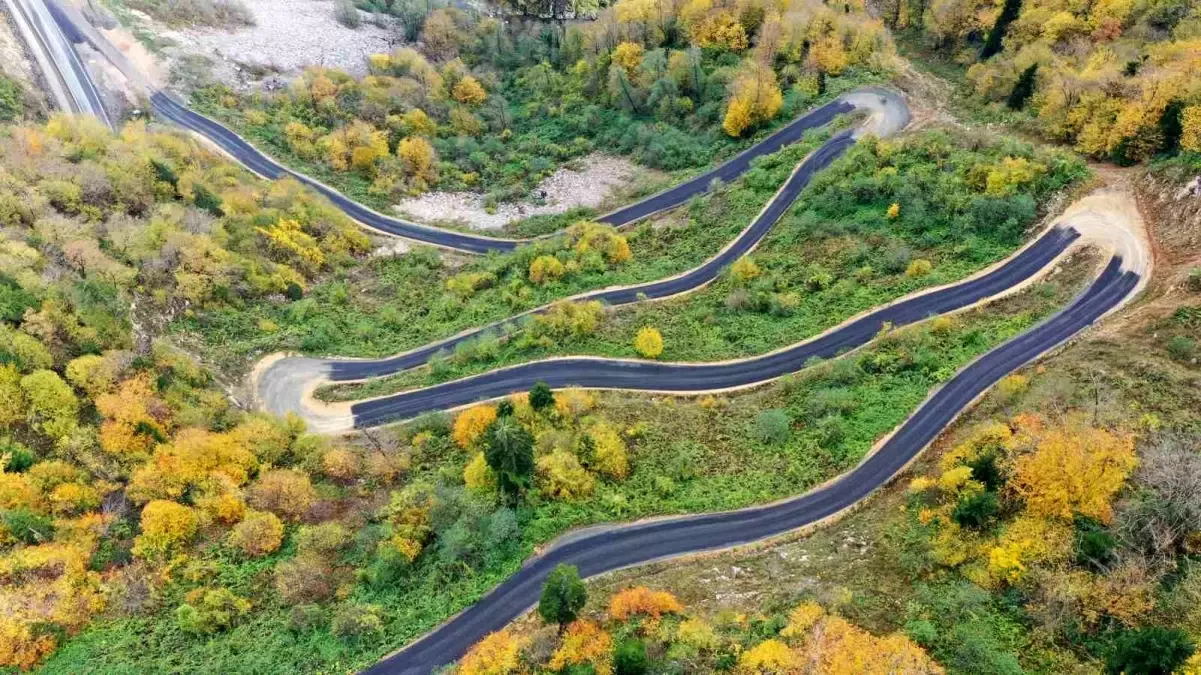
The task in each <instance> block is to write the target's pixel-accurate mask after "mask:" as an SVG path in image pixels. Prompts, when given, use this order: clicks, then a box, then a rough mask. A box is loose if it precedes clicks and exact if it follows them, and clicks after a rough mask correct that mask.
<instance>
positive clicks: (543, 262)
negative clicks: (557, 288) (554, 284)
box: [529, 255, 567, 284]
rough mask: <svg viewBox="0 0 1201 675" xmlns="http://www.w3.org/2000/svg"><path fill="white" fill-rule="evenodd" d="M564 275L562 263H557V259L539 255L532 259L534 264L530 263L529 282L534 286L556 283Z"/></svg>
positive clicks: (565, 270)
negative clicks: (534, 284)
mask: <svg viewBox="0 0 1201 675" xmlns="http://www.w3.org/2000/svg"><path fill="white" fill-rule="evenodd" d="M566 273H567V269H566V268H564V267H563V263H561V262H559V259H558V258H556V257H554V256H550V255H540V256H538V257H537V258H534V262H532V263H530V271H529V277H530V281H532V282H534V283H536V284H545V283H549V282H551V281H557V280H559V279H562V278H563V275H564V274H566Z"/></svg>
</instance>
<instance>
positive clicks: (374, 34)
mask: <svg viewBox="0 0 1201 675" xmlns="http://www.w3.org/2000/svg"><path fill="white" fill-rule="evenodd" d="M245 4H246V6H247V7H248V8H249V9H250V11H251V12H252V13H253V14H254V18H255V25H254V26H249V27H242V28H238V29H236V30H232V31H226V30H218V29H211V28H203V29H202V28H189V29H185V30H170V29H168V28H165V27H161V26H158V27H155V28H154V32H155V33H156V34H158V35H160V36H161V37H163V38H167V39H169V40H171V41H172V42H174V43H175V45H174V46H172V47H170V48H168V49H167V50H166V53H167V55H168V56H169V57H170V58H173V59H178V58H180V57H181V56H184V55H189V54H192V55H200V56H204V57H207V58H209V59H210V60H211V61H212V62H213V76H214V77H216V78H217V79H219V80H221V81H223V82H226V83H227V84H230V85H247V86H248V85H250V84H253V83H254V81H256V80H257V79H258V74H257V73H255V72H253V71H255V70H260V71H272V72H275V73H277V74H278V75H279V77H280V78H282V79H283V80H289V79H291V78H292V77H293V76H295V75H296V74H298V73H300V72H301V71H303V70H304V68H305V67H306V66H325V67H329V68H338V69H340V70H344V71H346V72H348V73H351V74H352V75H364V74H366V72H367V67H366V59H367V57H368V56H369V55H371V54H375V53H379V52H389V51H392V49H393V48H394V47H395V46H396V45H397V44H398V39H399V38H398V34H397V32H396V31H395V30H391V29H388V28H380V27H378V26H375V25H372V24H371V23H369V22H368V19H369V16H368V15H366V14H363V19H364V21H363V24H362V25H361V26H360V27H359V28H357V29H350V28H346V27H345V26H343V25H341V24H339V23H338V22H337V21H335V20H334V2H332V0H245ZM139 19H141V20H142V21H144V22H147V23H148V25H152V26H153V20H151V19H150V17H147V16H145V15H144V14H143V15H141V16H139Z"/></svg>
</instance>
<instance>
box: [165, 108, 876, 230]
mask: <svg viewBox="0 0 1201 675" xmlns="http://www.w3.org/2000/svg"><path fill="white" fill-rule="evenodd" d="M894 96H895V95H894ZM848 98H850V97H842V98H839V99H836V100H834V101H832V102H830V103H827V104H826V105H824V106H821V107H820V108H816V109H814V110H812V111H810V112H808V113H806V114H805V115H802V116H801V117H799V118H797V119H796V120H794V121H792V122H790V123H788V125H786V126H785V127H784V128H782V129H780V130H779V131H777V132H775V133H773V134H772V135H770V136H768V137H767V138H765V139H764V140H762V141H760V142H759V143H756V144H755V145H753V146H751V147H750V148H748V149H747V150H745V151H743V152H742V153H740V154H738V155H736V156H735V157H733V158H732V159H730V160H728V161H726V162H725V163H723V164H721V165H719V166H718V167H716V168H714V169H712V170H710V171H707V172H705V173H703V174H701V175H700V176H697V177H695V178H693V179H691V180H688V181H686V182H684V183H681V184H679V185H677V186H675V187H673V188H671V189H668V190H665V191H663V192H660V193H658V194H655V195H651V196H650V197H647V198H646V199H643V200H642V201H640V202H637V203H634V204H631V205H629V206H627V207H625V208H623V209H620V210H618V211H615V212H613V213H610V214H608V215H605V216H602V217H601V218H600V220H602V221H604V222H606V223H610V224H612V225H625V224H627V223H631V222H634V221H636V220H639V219H641V218H645V217H646V216H648V215H650V214H652V213H657V212H659V211H663V210H665V209H669V208H672V207H675V206H679V205H680V204H683V203H684V202H686V201H688V200H689V199H691V198H692V197H694V196H696V195H698V194H701V193H703V192H705V191H706V190H708V189H709V184H710V183H712V182H713V180H714V179H721V180H723V181H727V182H728V181H730V180H733V179H735V178H737V177H738V176H741V175H742V174H743V173H746V171H747V169H749V168H750V165H751V162H752V160H754V159H755V158H756V157H760V156H762V155H766V154H770V153H772V152H775V151H777V150H779V149H780V148H782V147H784V146H786V145H789V144H791V143H795V142H796V141H798V140H800V138H801V137H802V136H803V135H804V133H805V132H806V131H808V130H809V129H813V128H816V127H820V126H823V125H825V124H827V123H829V122H830V120H832V119H834V118H835V117H836V116H838V115H840V114H844V113H849V112H852V111H854V110H856V109H857V108H858V106H856V105H855V104H853V103H849V102H848ZM150 102H151V106H152V108H153V109H154V112H155V113H156V114H157V115H158V116H159V117H161V118H163V119H166V120H169V121H171V122H174V123H175V124H177V125H179V126H181V127H183V128H185V129H188V130H189V131H192V132H194V133H196V134H199V135H200V136H203V137H204V138H207V139H208V140H210V141H212V142H213V143H214V144H216V145H217V146H218V147H220V148H221V149H222V150H224V151H225V152H226V153H228V154H229V155H230V156H232V157H233V158H234V159H236V160H237V161H238V162H241V163H242V164H243V165H245V166H246V167H247V168H249V169H250V170H251V171H253V172H255V173H257V174H259V175H260V176H263V177H265V178H269V179H277V178H281V177H284V176H290V177H292V178H295V179H296V180H298V181H300V182H302V183H304V184H306V185H308V186H309V187H311V188H313V189H314V190H316V191H317V192H320V193H321V194H323V195H325V197H326V198H327V199H329V200H330V201H331V202H333V204H334V205H335V206H336V207H338V208H339V209H340V210H341V211H342V212H344V213H345V214H346V215H348V216H350V217H351V218H352V219H354V220H356V221H358V222H360V223H362V224H364V225H366V226H368V227H370V228H373V229H375V230H379V231H381V232H386V233H388V234H393V235H396V236H399V237H404V238H406V239H412V240H414V241H419V242H423V243H426V244H432V245H434V246H441V247H443V248H450V249H455V250H459V251H465V252H468V253H487V252H488V251H511V250H513V249H514V248H516V247H517V246H519V245H521V244H522V243H525V242H528V241H530V240H528V239H527V240H516V239H495V238H492V237H484V236H479V235H472V234H466V233H462V232H455V231H452V230H443V229H439V228H436V227H429V226H425V225H418V224H416V223H410V222H407V221H404V220H400V219H398V218H392V217H390V216H385V215H383V214H381V213H379V212H377V211H374V210H372V209H369V208H367V207H365V206H363V205H362V204H359V203H358V202H355V201H353V200H351V199H350V198H348V197H346V196H345V195H343V194H342V193H340V192H338V191H337V190H334V189H333V188H331V187H329V186H328V185H325V184H324V183H322V182H320V181H318V180H315V179H313V178H310V177H309V176H306V175H304V174H302V173H299V172H297V171H293V170H291V169H289V168H287V167H285V166H283V165H282V164H280V163H278V162H276V161H275V160H273V159H271V158H270V157H268V156H267V155H266V154H264V153H262V152H261V151H259V150H258V149H257V148H255V147H254V146H253V145H251V144H250V143H249V142H247V141H246V140H245V139H243V138H242V137H241V136H239V135H237V134H236V133H234V132H233V131H231V130H230V129H228V128H227V127H225V126H222V125H221V124H219V123H218V122H215V121H213V120H212V119H210V118H208V117H205V116H204V115H201V114H199V113H197V112H195V111H193V110H191V109H190V108H188V107H187V106H185V105H183V104H182V103H179V102H178V101H176V100H175V99H173V98H172V97H171V96H169V95H168V94H166V93H164V92H162V91H155V92H153V93H152V94H151V96H150Z"/></svg>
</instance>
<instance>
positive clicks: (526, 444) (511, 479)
mask: <svg viewBox="0 0 1201 675" xmlns="http://www.w3.org/2000/svg"><path fill="white" fill-rule="evenodd" d="M484 460H485V461H486V462H488V466H489V467H490V468H491V469H492V471H493V472H495V473H496V478H497V484H498V485H499V486H500V491H501V494H503V495H504V497H505V499H506V500H507V501H509V502H510V503H513V502H516V501H517V500H518V499H519V498H520V497H521V492H522V491H523V490H525V489H526V488H527V487H529V484H530V478H531V477H532V476H533V475H534V437H533V436H531V435H530V432H528V431H526V430H525V427H523V426H521V424H520V423H519V422H518V421H517V420H516V419H514V418H513V416H512V415H506V416H503V417H498V418H497V419H496V421H494V422H493V423H492V424H490V425H488V428H487V430H485V431H484Z"/></svg>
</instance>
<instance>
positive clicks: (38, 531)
mask: <svg viewBox="0 0 1201 675" xmlns="http://www.w3.org/2000/svg"><path fill="white" fill-rule="evenodd" d="M0 523H4V529H6V530H8V533H9V534H10V535H12V536H13V537H14V538H15V539H17V540H18V541H20V542H23V543H26V544H41V543H45V542H48V541H50V539H51V538H52V537H53V536H54V521H53V520H51V519H50V517H49V516H44V515H42V514H40V513H36V512H34V511H30V510H29V509H9V510H7V511H0Z"/></svg>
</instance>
